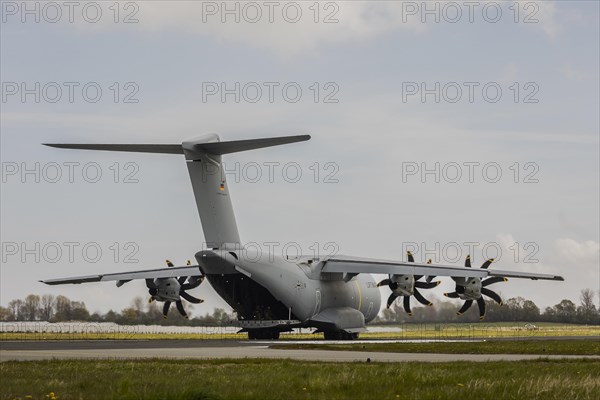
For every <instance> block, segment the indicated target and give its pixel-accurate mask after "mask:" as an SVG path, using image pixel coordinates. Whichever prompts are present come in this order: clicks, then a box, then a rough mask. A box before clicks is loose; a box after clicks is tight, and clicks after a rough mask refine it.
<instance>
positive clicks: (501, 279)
mask: <svg viewBox="0 0 600 400" xmlns="http://www.w3.org/2000/svg"><path fill="white" fill-rule="evenodd" d="M498 282H508V278H504V277H502V276H492V277H491V278H487V279H486V280H484V281H483V282H481V286H482V287H486V286H489V285H493V284H494V283H498Z"/></svg>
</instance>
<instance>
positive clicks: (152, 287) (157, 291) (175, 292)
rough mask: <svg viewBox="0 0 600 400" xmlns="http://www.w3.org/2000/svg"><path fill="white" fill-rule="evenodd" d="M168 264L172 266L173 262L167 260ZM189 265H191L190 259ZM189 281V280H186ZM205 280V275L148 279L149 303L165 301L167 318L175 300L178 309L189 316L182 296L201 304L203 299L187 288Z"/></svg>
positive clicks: (164, 313) (164, 314)
mask: <svg viewBox="0 0 600 400" xmlns="http://www.w3.org/2000/svg"><path fill="white" fill-rule="evenodd" d="M166 262H167V266H169V267H172V266H173V263H172V262H171V261H169V260H167V261H166ZM187 265H191V262H190V261H189V260H188V262H187ZM186 281H187V282H186ZM202 281H204V275H200V276H190V277H189V278H188V277H186V276H181V277H179V278H157V279H146V287H148V293H150V299H149V300H148V302H149V303H152V302H153V301H160V302H164V303H165V304H164V306H163V317H164V318H167V314H168V313H169V308H170V307H171V303H173V302H175V306H176V307H177V311H179V313H180V314H181V315H182V316H183V317H184V318H186V319H187V318H188V315H187V313H186V312H185V309H184V308H183V303H182V300H181V299H182V298H183V299H185V300H187V301H189V302H190V303H193V304H200V303H202V302H204V300H202V299H198V298H196V297H194V296H192V295H191V294H189V293H187V292H186V290H190V289H194V288H197V287H198V286H200V284H201V283H202Z"/></svg>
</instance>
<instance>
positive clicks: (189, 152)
mask: <svg viewBox="0 0 600 400" xmlns="http://www.w3.org/2000/svg"><path fill="white" fill-rule="evenodd" d="M309 139H310V135H297V136H283V137H274V138H263V139H249V140H234V141H228V142H221V141H220V139H219V136H218V135H216V134H208V135H204V136H201V137H198V138H195V139H192V140H189V141H185V142H183V143H182V144H72V143H44V144H45V145H46V146H50V147H58V148H63V149H80V150H107V151H128V152H138V153H162V154H183V155H185V158H186V163H187V167H188V172H189V174H190V179H191V181H192V188H193V190H194V196H195V198H196V206H197V208H198V214H199V215H200V221H201V223H202V230H203V231H204V238H205V241H206V246H207V247H208V248H220V249H224V248H228V247H232V248H239V246H240V244H241V241H240V236H239V233H238V229H237V223H236V221H235V215H234V213H233V206H232V204H231V198H230V196H229V188H228V186H227V182H226V179H225V171H224V169H223V164H222V163H221V156H222V155H223V154H230V153H236V152H240V151H247V150H254V149H260V148H263V147H271V146H278V145H281V144H288V143H295V142H302V141H305V140H309Z"/></svg>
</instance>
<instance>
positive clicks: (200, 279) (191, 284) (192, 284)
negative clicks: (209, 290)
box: [181, 275, 204, 290]
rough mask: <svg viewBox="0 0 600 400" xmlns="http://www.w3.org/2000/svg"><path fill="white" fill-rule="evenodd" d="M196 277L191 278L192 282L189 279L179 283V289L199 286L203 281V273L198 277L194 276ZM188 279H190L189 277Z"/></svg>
mask: <svg viewBox="0 0 600 400" xmlns="http://www.w3.org/2000/svg"><path fill="white" fill-rule="evenodd" d="M196 278H197V279H195V280H193V281H192V282H189V281H188V283H184V284H183V285H181V289H182V290H190V289H195V288H197V287H198V286H200V284H201V283H202V282H204V275H202V276H198V277H196ZM190 279H191V278H190Z"/></svg>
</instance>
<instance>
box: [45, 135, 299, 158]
mask: <svg viewBox="0 0 600 400" xmlns="http://www.w3.org/2000/svg"><path fill="white" fill-rule="evenodd" d="M215 137H216V135H215ZM309 139H310V135H297V136H280V137H273V138H264V139H247V140H232V141H228V142H219V141H211V142H204V141H202V140H200V141H192V142H185V143H184V145H185V146H186V149H188V150H191V151H199V152H202V153H208V154H215V155H222V154H229V153H237V152H239V151H246V150H254V149H260V148H263V147H272V146H278V145H281V144H288V143H296V142H303V141H305V140H309ZM44 145H45V146H50V147H57V148H60V149H79V150H106V151H128V152H135V153H162V154H184V152H183V147H184V145H181V144H94V143H44Z"/></svg>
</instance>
